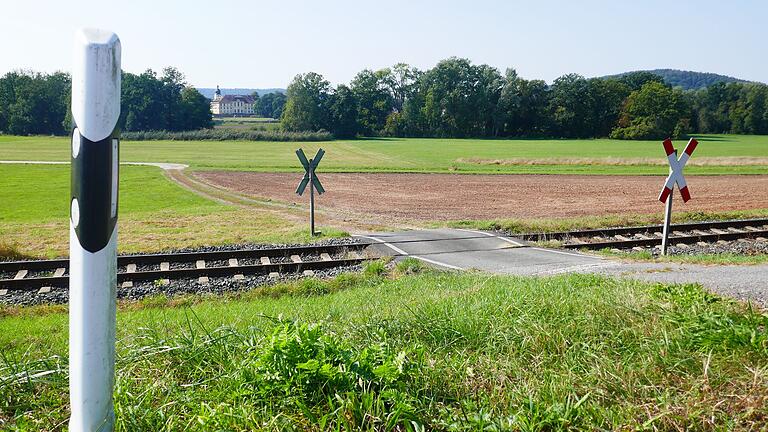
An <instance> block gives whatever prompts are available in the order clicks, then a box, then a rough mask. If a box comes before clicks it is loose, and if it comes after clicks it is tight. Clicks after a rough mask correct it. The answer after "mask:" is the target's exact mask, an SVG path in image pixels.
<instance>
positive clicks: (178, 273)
mask: <svg viewBox="0 0 768 432" xmlns="http://www.w3.org/2000/svg"><path fill="white" fill-rule="evenodd" d="M366 260H367V258H351V259H337V260H321V261H302V262H285V263H270V264H252V265H251V264H249V265H239V266H222V267H206V268H185V269H171V270H147V271H137V272H133V273H128V272H120V273H118V274H117V281H118V283H122V282H126V281H131V282H145V281H154V280H161V279H190V278H196V277H201V276H207V277H226V276H234V275H238V274H241V275H244V276H245V275H263V274H269V273H272V272H277V273H298V272H301V271H303V270H325V269H329V268H336V267H349V266H353V265H358V264H361V263H362V262H364V261H366ZM68 285H69V276H43V277H32V278H22V279H4V280H0V289H6V290H9V291H10V290H14V291H19V290H26V291H29V290H34V289H38V288H41V287H44V286H50V287H64V286H68Z"/></svg>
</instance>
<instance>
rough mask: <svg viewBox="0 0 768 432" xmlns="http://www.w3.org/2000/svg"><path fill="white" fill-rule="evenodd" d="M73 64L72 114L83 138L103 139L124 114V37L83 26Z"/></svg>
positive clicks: (76, 41) (76, 39)
mask: <svg viewBox="0 0 768 432" xmlns="http://www.w3.org/2000/svg"><path fill="white" fill-rule="evenodd" d="M73 65H74V66H73V68H74V69H73V70H72V117H73V118H74V120H75V124H76V125H77V128H78V130H79V131H80V134H81V135H82V136H83V137H85V138H86V139H88V140H90V141H101V140H103V139H105V138H107V137H109V136H110V135H111V134H112V132H113V131H114V130H115V126H116V125H117V120H118V118H119V117H120V78H121V69H120V39H119V38H118V37H117V35H116V34H114V33H112V32H111V31H108V30H100V29H91V28H85V29H81V30H80V31H78V32H77V36H76V38H75V52H74V63H73Z"/></svg>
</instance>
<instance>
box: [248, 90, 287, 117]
mask: <svg viewBox="0 0 768 432" xmlns="http://www.w3.org/2000/svg"><path fill="white" fill-rule="evenodd" d="M251 96H253V99H254V104H253V112H255V113H256V114H257V115H259V116H261V117H266V118H273V119H279V118H280V117H281V116H282V115H283V108H284V107H285V101H286V100H287V99H288V98H287V97H286V96H285V95H284V94H283V93H280V92H274V93H267V94H265V95H264V96H259V93H258V92H253V93H252V94H251Z"/></svg>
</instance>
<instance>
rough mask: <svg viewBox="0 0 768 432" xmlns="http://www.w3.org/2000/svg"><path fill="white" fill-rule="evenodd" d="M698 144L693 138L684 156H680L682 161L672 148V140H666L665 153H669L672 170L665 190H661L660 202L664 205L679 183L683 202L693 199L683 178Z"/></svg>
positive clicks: (668, 157)
mask: <svg viewBox="0 0 768 432" xmlns="http://www.w3.org/2000/svg"><path fill="white" fill-rule="evenodd" d="M698 144H699V142H698V141H696V140H695V139H693V138H691V140H690V141H688V145H686V146H685V150H683V154H682V155H680V159H678V158H677V153H676V152H675V148H674V147H673V146H672V140H671V139H669V138H667V139H665V140H664V151H666V152H667V159H669V167H670V168H671V171H670V172H669V177H667V181H666V182H665V183H664V188H663V189H662V190H661V194H660V195H659V201H661V202H663V203H665V202H667V198H669V195H670V194H671V193H672V188H674V187H675V183H677V186H678V187H679V188H680V196H682V197H683V202H688V200H689V199H691V194H690V192H688V185H687V184H686V183H685V177H683V168H684V167H685V164H686V162H688V159H689V158H690V157H691V155H692V154H693V151H694V150H696V146H697V145H698Z"/></svg>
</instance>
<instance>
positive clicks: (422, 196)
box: [194, 171, 768, 221]
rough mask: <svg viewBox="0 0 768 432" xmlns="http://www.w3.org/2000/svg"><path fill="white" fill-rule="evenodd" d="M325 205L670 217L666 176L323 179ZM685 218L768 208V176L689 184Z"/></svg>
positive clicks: (240, 183)
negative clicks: (663, 197)
mask: <svg viewBox="0 0 768 432" xmlns="http://www.w3.org/2000/svg"><path fill="white" fill-rule="evenodd" d="M194 177H196V178H197V179H198V180H201V181H203V182H205V183H209V184H211V185H215V186H218V187H223V188H226V189H228V190H231V191H234V192H238V193H241V194H243V195H247V196H251V197H260V198H269V199H272V200H277V201H282V202H287V203H302V204H304V203H306V202H307V198H306V196H305V197H301V198H300V197H298V196H296V194H295V193H294V190H295V187H296V184H297V183H298V181H299V180H300V178H301V174H299V173H252V172H229V171H222V172H195V173H194ZM319 177H320V180H321V181H322V183H323V186H324V187H325V189H326V190H327V192H326V193H325V194H324V195H323V196H322V197H321V198H319V200H318V205H320V206H321V207H323V208H328V209H331V210H335V211H338V212H345V211H349V212H354V213H357V214H370V215H372V216H377V217H380V218H381V217H383V218H393V219H397V220H409V221H439V220H461V219H495V218H522V217H533V218H536V217H542V218H543V217H572V216H590V215H618V214H650V213H659V212H663V204H661V203H660V202H659V201H658V200H657V197H658V194H659V191H660V189H661V185H662V184H663V181H664V178H663V177H658V176H579V175H466V174H464V175H460V174H361V173H354V174H319ZM686 179H687V181H688V185H689V189H690V191H691V196H692V199H691V201H689V202H688V203H687V204H683V202H682V200H681V199H680V198H679V195H678V193H677V191H676V192H675V198H676V200H675V201H674V205H675V208H676V209H679V210H684V211H727V210H744V209H756V208H768V176H686Z"/></svg>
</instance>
